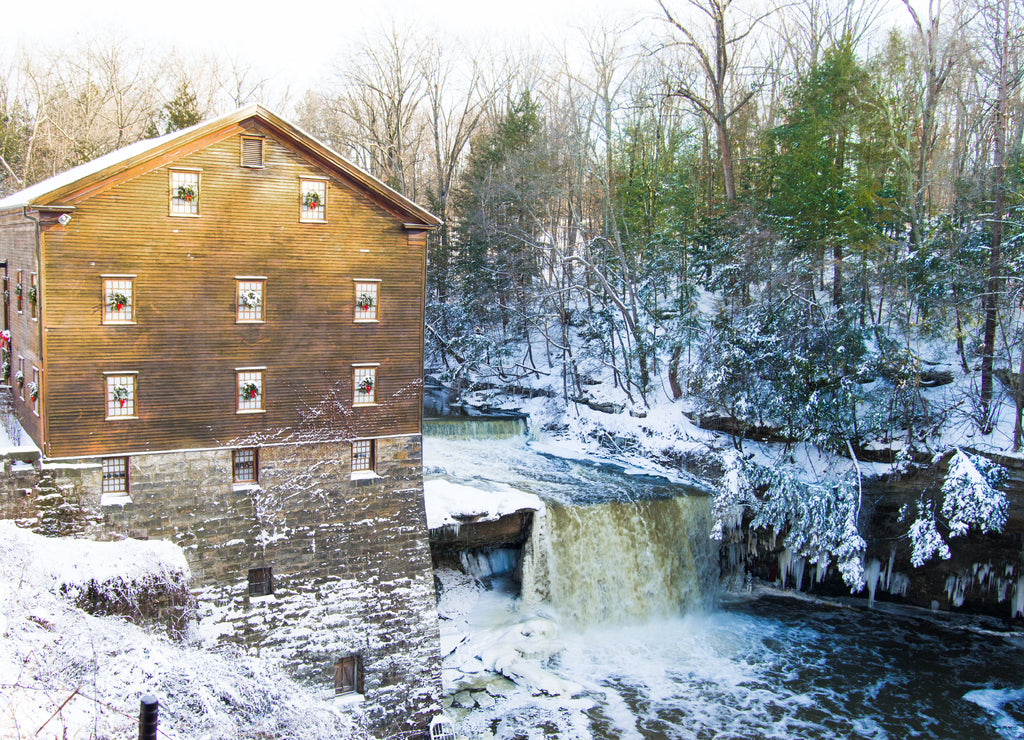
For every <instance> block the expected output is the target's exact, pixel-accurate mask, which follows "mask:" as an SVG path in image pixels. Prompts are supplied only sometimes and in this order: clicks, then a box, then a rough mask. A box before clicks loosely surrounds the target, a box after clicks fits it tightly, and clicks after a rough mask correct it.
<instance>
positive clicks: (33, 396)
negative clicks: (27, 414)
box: [28, 365, 43, 416]
mask: <svg viewBox="0 0 1024 740" xmlns="http://www.w3.org/2000/svg"><path fill="white" fill-rule="evenodd" d="M42 380H43V379H42V376H41V374H40V372H39V368H38V367H36V366H35V365H33V366H32V380H31V381H30V382H29V384H28V400H29V403H31V404H32V413H33V414H35V415H36V416H39V405H40V399H41V398H42V396H43V383H42Z"/></svg>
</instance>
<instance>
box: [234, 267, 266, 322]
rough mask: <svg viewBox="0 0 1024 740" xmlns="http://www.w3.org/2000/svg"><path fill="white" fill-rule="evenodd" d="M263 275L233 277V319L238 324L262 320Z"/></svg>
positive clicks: (264, 281) (264, 280)
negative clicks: (235, 309)
mask: <svg viewBox="0 0 1024 740" xmlns="http://www.w3.org/2000/svg"><path fill="white" fill-rule="evenodd" d="M266 282H267V279H266V278H264V277H236V278H235V286H236V287H235V305H236V306H237V311H236V313H235V321H236V322H237V323H239V324H245V323H252V322H261V321H263V299H264V296H265V294H266V293H265V291H264V289H263V288H264V285H265V283H266Z"/></svg>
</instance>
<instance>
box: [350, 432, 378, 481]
mask: <svg viewBox="0 0 1024 740" xmlns="http://www.w3.org/2000/svg"><path fill="white" fill-rule="evenodd" d="M374 442H375V440H372V439H357V440H355V441H354V442H352V477H353V478H364V477H368V478H372V477H375V476H374V475H373V473H374V472H375V471H376V468H377V460H376V452H377V450H376V447H377V445H376V444H375V443H374ZM368 474H369V475H368Z"/></svg>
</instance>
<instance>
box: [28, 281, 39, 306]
mask: <svg viewBox="0 0 1024 740" xmlns="http://www.w3.org/2000/svg"><path fill="white" fill-rule="evenodd" d="M38 297H39V289H38V288H36V286H34V285H33V286H31V287H30V288H29V289H28V302H29V303H35V302H36V298H38Z"/></svg>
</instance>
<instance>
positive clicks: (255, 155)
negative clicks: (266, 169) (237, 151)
mask: <svg viewBox="0 0 1024 740" xmlns="http://www.w3.org/2000/svg"><path fill="white" fill-rule="evenodd" d="M241 155H242V160H241V165H242V166H243V167H252V168H256V169H259V168H261V167H263V137H261V136H243V137H242V150H241Z"/></svg>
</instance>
